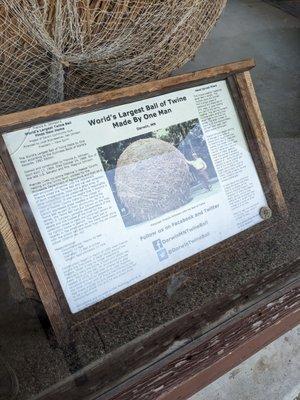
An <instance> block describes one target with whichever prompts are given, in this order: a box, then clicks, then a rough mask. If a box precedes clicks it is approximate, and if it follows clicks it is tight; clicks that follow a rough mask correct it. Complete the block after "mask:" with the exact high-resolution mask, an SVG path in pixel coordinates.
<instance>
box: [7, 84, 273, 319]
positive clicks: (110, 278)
mask: <svg viewBox="0 0 300 400" xmlns="http://www.w3.org/2000/svg"><path fill="white" fill-rule="evenodd" d="M3 137H4V141H5V143H6V146H7V148H8V151H9V154H10V156H11V159H12V161H13V164H14V166H15V169H16V172H17V174H18V177H19V179H20V182H21V184H22V187H23V190H24V192H25V194H26V197H27V200H28V203H29V205H30V207H31V210H32V213H33V215H34V217H35V220H36V223H37V226H38V228H39V230H40V233H41V236H42V238H43V240H44V242H45V245H46V248H47V250H48V253H49V256H50V258H51V260H52V263H53V266H54V268H55V271H56V274H57V277H58V279H59V282H60V285H61V287H62V289H63V292H64V294H65V297H66V300H67V302H68V304H69V307H70V310H71V312H72V313H77V312H79V311H81V310H84V309H85V308H87V307H89V306H91V305H93V304H95V303H98V302H99V301H101V300H103V299H105V298H107V297H109V296H111V295H113V294H115V293H117V292H119V291H121V290H123V289H125V288H127V287H129V286H131V285H133V284H135V283H137V282H140V281H142V280H144V279H145V278H147V277H149V276H151V275H153V274H156V273H157V272H159V271H161V270H163V269H165V268H168V267H169V266H171V265H173V264H175V263H177V262H179V261H181V260H184V259H186V258H188V257H190V256H192V255H194V254H196V253H199V252H201V251H203V250H204V249H207V248H208V247H210V246H213V245H215V244H217V243H219V242H221V241H223V240H225V239H226V238H229V237H231V236H233V235H236V234H238V233H240V232H242V231H244V230H246V229H248V228H250V227H252V226H254V225H256V224H258V223H260V222H261V221H262V218H261V216H260V209H261V208H262V207H267V201H266V198H265V195H264V192H263V189H262V186H261V183H260V181H259V178H258V174H257V171H256V168H255V166H254V163H253V160H252V157H251V154H250V151H249V148H248V145H247V142H246V140H245V136H244V132H243V129H242V126H241V123H240V120H239V117H238V115H237V112H236V109H235V105H234V103H233V100H232V98H231V94H230V92H229V90H228V87H227V84H226V81H225V80H224V81H223V80H222V81H219V82H215V83H210V84H207V85H201V86H196V87H193V88H190V89H184V90H178V91H176V92H172V93H168V94H165V95H161V96H156V97H152V98H148V99H146V100H142V101H136V102H132V103H130V104H125V105H120V106H114V107H111V108H106V109H105V110H101V111H95V112H91V113H87V114H80V115H78V116H74V117H70V118H64V119H60V120H56V121H51V122H47V123H43V124H40V125H35V126H33V127H31V128H26V129H22V130H18V131H14V132H10V133H6V134H4V135H3Z"/></svg>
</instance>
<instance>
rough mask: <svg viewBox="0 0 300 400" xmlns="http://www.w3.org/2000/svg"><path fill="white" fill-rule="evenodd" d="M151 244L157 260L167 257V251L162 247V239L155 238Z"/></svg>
mask: <svg viewBox="0 0 300 400" xmlns="http://www.w3.org/2000/svg"><path fill="white" fill-rule="evenodd" d="M152 244H153V247H154V250H155V251H156V254H157V257H158V259H159V261H164V260H166V259H167V258H169V256H168V252H167V250H166V249H165V248H164V246H163V244H162V241H161V240H160V239H158V240H155V241H154V242H152Z"/></svg>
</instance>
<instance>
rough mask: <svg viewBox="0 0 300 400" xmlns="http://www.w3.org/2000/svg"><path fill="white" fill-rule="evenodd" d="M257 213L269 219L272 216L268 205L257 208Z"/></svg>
mask: <svg viewBox="0 0 300 400" xmlns="http://www.w3.org/2000/svg"><path fill="white" fill-rule="evenodd" d="M259 215H260V216H261V218H262V219H265V220H266V219H270V218H271V217H272V210H271V208H269V207H262V208H261V209H260V210H259Z"/></svg>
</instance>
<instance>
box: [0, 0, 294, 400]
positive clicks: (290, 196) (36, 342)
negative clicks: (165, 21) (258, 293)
mask: <svg viewBox="0 0 300 400" xmlns="http://www.w3.org/2000/svg"><path fill="white" fill-rule="evenodd" d="M299 26H300V22H299V20H297V19H296V18H294V17H293V16H291V15H289V14H286V13H284V12H282V11H281V10H279V9H277V8H274V7H272V6H270V5H268V4H267V3H264V2H262V1H259V0H229V2H228V6H227V8H226V9H225V12H224V14H223V15H222V17H221V19H220V21H219V23H218V25H217V26H216V28H215V29H214V30H213V31H212V33H211V35H210V36H209V38H208V39H207V41H206V42H205V44H204V45H203V47H201V49H200V50H199V52H198V54H197V55H196V57H195V59H194V60H193V61H191V62H190V63H188V64H187V65H186V66H184V68H182V69H181V70H179V71H177V72H176V73H182V72H189V71H194V70H197V69H201V68H205V67H209V66H212V65H217V64H221V63H225V62H232V61H235V60H240V59H243V58H247V57H254V58H255V60H256V62H257V67H256V68H255V69H254V70H253V72H252V76H253V80H254V85H255V88H256V92H257V95H258V99H259V102H260V105H261V108H262V112H263V116H264V119H265V121H266V124H267V128H268V132H269V135H270V136H271V140H272V144H273V147H274V152H275V155H276V158H277V162H278V166H279V177H280V181H281V184H282V187H283V190H284V194H285V197H286V200H287V202H288V205H289V209H290V215H291V217H290V221H289V223H288V224H287V225H286V226H283V227H282V231H280V232H277V231H270V232H269V233H266V234H264V235H261V236H260V237H258V238H256V239H255V240H254V241H253V243H252V244H251V245H249V247H248V248H247V249H241V251H240V253H239V254H238V255H236V254H230V257H229V259H228V260H227V259H226V260H225V259H224V260H223V262H222V263H221V264H219V265H201V264H200V265H199V266H198V267H197V268H193V269H191V270H187V271H184V273H183V276H182V278H180V279H182V282H183V283H182V284H180V285H177V286H178V288H177V290H176V293H175V294H174V295H173V296H169V295H168V288H170V284H171V283H172V279H171V280H170V282H165V283H160V282H158V283H157V285H153V288H152V289H151V290H149V292H145V293H144V294H141V295H140V296H137V298H136V301H135V300H134V299H128V301H126V302H124V303H123V304H120V305H118V306H117V307H115V308H114V309H113V310H110V311H109V312H108V313H107V314H106V315H103V317H102V323H101V333H102V338H101V340H99V337H97V338H94V337H93V336H92V335H91V336H88V335H85V337H84V339H85V340H84V342H83V343H82V344H80V347H78V348H77V351H78V352H79V353H80V354H79V355H80V359H81V363H82V365H86V364H88V363H89V362H91V361H94V360H96V359H99V358H101V357H102V356H103V354H104V353H109V352H110V351H112V350H113V349H116V348H118V347H119V346H122V345H124V344H126V343H128V342H129V341H131V340H133V339H134V338H136V337H138V336H140V335H143V334H146V333H147V332H149V331H151V329H153V328H155V327H157V326H159V325H160V324H163V323H165V322H167V321H170V320H172V319H174V318H176V317H178V316H179V315H181V314H184V313H186V312H189V311H191V310H192V309H194V308H197V307H199V305H203V304H206V303H208V302H210V301H215V300H218V298H220V297H221V296H222V295H224V294H226V293H236V292H238V291H239V290H240V288H241V287H242V286H243V285H246V284H247V282H249V281H250V280H252V279H254V278H258V277H259V276H260V275H261V274H264V273H266V272H268V271H273V270H276V269H278V268H280V266H281V265H282V264H283V263H285V262H289V261H291V260H294V259H295V257H296V256H297V254H299V252H298V250H297V248H296V246H297V244H299V239H297V235H299V223H298V221H299V220H298V219H297V218H299V215H300V213H299V212H298V213H297V207H298V208H299V195H298V189H297V187H299V186H300V182H299V174H297V165H299V155H298V154H299V153H298V154H297V152H298V151H299V150H297V147H298V149H299V143H300V141H299V139H297V138H296V137H297V135H298V133H299V131H300V113H299V112H297V110H299V109H300V104H299V98H297V96H298V95H299V65H300V54H299V42H300V41H299V39H300V37H299ZM297 185H298V186H297ZM232 253H233V252H232ZM200 261H201V260H199V262H200ZM141 305H142V307H141ZM298 340H299V338H298ZM0 355H1V356H2V357H3V358H4V359H5V361H6V362H7V363H8V364H9V365H10V367H11V368H12V369H13V370H14V371H15V373H16V375H17V377H18V380H19V388H20V391H19V395H18V397H17V399H18V400H25V399H30V398H31V397H32V395H33V394H35V393H38V392H39V391H41V390H43V389H45V388H47V387H49V386H50V385H52V384H54V383H56V382H58V381H59V380H60V379H62V378H63V377H66V376H68V375H70V372H69V365H68V361H69V360H68V357H66V355H65V354H63V353H62V352H61V350H60V349H58V348H57V347H55V346H53V344H51V343H49V341H48V339H47V337H46V335H45V332H44V331H43V330H42V328H41V325H40V323H39V321H38V319H37V318H36V315H35V313H34V310H33V309H32V307H31V306H30V305H28V304H27V303H26V302H25V300H24V295H23V293H22V288H21V286H20V282H19V281H18V277H17V276H16V272H15V269H14V267H13V265H12V262H11V260H10V259H9V257H7V256H4V253H1V243H0ZM291 359H292V358H291ZM293 365H294V364H293ZM236 372H237V371H235V372H234V374H235V375H236V378H234V379H237V377H238V375H239V374H240V373H238V374H236ZM0 375H1V360H0ZM241 376H242V375H241ZM234 379H231V380H230V383H231V382H233V381H234ZM266 383H267V381H266ZM270 384H271V383H270ZM267 392H268V387H267V384H266V385H265V394H266V397H267V398H272V400H273V397H272V396H268V395H267ZM0 399H1V400H2V398H1V392H0ZM4 399H5V400H8V396H7V395H6V396H5V397H4ZM239 399H240V400H244V399H247V398H246V397H239ZM201 400H202V399H201ZM205 400H214V398H212V399H211V398H210V397H206V398H205ZM222 400H223V399H222ZM226 400H231V397H230V396H229V397H227V398H226ZM251 400H258V399H256V398H255V397H252V398H251ZM278 400H279V399H278ZM280 400H281V399H280ZM285 400H290V399H285ZM292 400H293V399H292Z"/></svg>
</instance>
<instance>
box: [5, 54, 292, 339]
mask: <svg viewBox="0 0 300 400" xmlns="http://www.w3.org/2000/svg"><path fill="white" fill-rule="evenodd" d="M254 66H255V63H254V61H253V60H251V59H250V60H244V61H240V62H236V63H231V64H226V65H222V66H219V67H214V68H209V69H206V70H202V71H198V72H194V73H190V74H185V75H181V76H177V77H171V78H167V79H163V80H159V81H154V82H149V83H144V84H140V85H135V86H131V87H128V88H123V89H118V90H113V91H109V92H104V93H100V94H96V95H92V96H88V97H85V98H81V99H76V100H71V101H67V102H64V103H60V104H54V105H50V106H45V107H41V108H37V109H35V110H28V111H24V112H19V113H15V114H11V115H5V116H2V117H0V136H1V137H0V139H1V164H0V177H1V191H0V201H1V210H0V211H1V213H2V218H1V225H2V228H1V229H2V232H4V233H3V236H4V239H5V240H6V243H7V245H8V248H9V250H10V252H11V254H12V258H13V260H14V261H15V262H16V266H17V268H18V272H19V274H20V276H21V279H22V281H23V282H24V286H25V287H26V288H27V292H30V291H31V292H35V289H36V291H37V293H38V296H39V297H40V299H41V301H42V303H43V305H44V307H45V310H46V313H47V315H48V317H49V319H50V322H51V325H52V327H53V329H54V332H55V334H56V336H57V338H58V340H59V341H60V342H63V341H65V340H69V335H70V333H71V332H72V328H74V327H75V326H77V325H78V324H81V323H82V322H85V321H88V320H91V321H93V319H94V318H95V316H96V315H98V314H99V313H101V312H102V311H103V310H105V309H107V308H109V307H111V306H112V305H113V304H116V303H118V302H121V301H123V300H124V299H126V298H127V297H129V296H132V295H134V294H136V293H139V292H140V291H142V290H144V289H145V288H146V287H147V285H149V284H153V283H155V281H156V280H157V279H158V277H157V275H159V279H160V280H161V279H167V278H168V277H169V276H170V274H172V273H174V272H176V271H178V270H182V269H184V268H187V267H190V266H192V265H194V264H195V263H197V255H196V256H193V257H190V258H188V259H187V260H185V261H183V262H180V263H178V264H176V265H174V266H172V267H170V268H167V269H166V270H164V271H162V272H160V273H159V274H157V275H154V276H152V277H150V278H148V279H147V280H146V281H142V282H141V283H138V284H135V285H134V286H132V287H129V288H127V289H125V290H123V291H122V292H119V293H117V294H116V295H114V296H112V297H110V298H108V299H106V300H104V301H102V302H100V303H98V304H96V305H94V306H91V307H89V308H88V309H87V310H84V311H81V312H79V313H77V314H72V313H71V312H70V310H69V307H68V305H67V302H66V299H65V297H64V295H63V292H62V289H61V287H60V284H59V282H58V278H57V276H56V274H55V271H54V267H53V265H52V262H51V260H50V257H49V255H48V252H47V250H46V247H45V245H44V243H43V240H42V238H41V235H40V232H39V230H38V228H37V225H36V222H35V220H34V217H33V215H32V212H31V210H30V207H29V205H28V202H27V200H26V197H25V194H24V192H23V189H22V187H21V184H20V182H19V179H18V177H17V174H16V171H15V169H14V166H13V164H12V161H11V159H10V156H9V154H8V152H7V149H6V146H5V144H4V140H3V138H2V135H3V134H4V133H7V132H11V131H14V130H17V129H21V128H25V127H29V126H32V125H35V124H39V123H43V122H46V121H47V122H48V121H51V120H56V119H59V118H64V117H70V116H74V115H79V114H81V113H87V112H90V111H95V110H100V109H106V108H109V107H112V106H115V105H120V104H126V103H129V102H132V101H137V100H141V99H147V98H150V97H154V96H157V95H162V94H166V93H169V92H172V91H174V90H180V89H186V88H190V87H194V86H198V85H202V84H206V83H210V82H215V81H219V80H226V82H227V84H228V87H229V89H230V92H231V95H232V98H233V100H234V103H235V106H236V109H237V111H238V114H239V116H240V120H241V122H242V125H243V128H244V132H245V136H246V139H247V142H248V145H249V148H250V152H251V155H252V157H253V160H254V163H255V166H256V169H257V172H258V175H259V178H260V181H261V183H262V186H263V189H264V192H265V195H266V198H267V201H268V204H269V207H270V208H271V210H272V218H270V219H268V220H265V221H263V222H262V223H260V224H259V225H257V226H255V227H253V228H251V229H248V230H246V231H244V232H242V233H240V234H239V235H236V236H234V237H231V238H229V239H227V240H225V241H224V242H222V243H219V244H217V245H215V246H212V247H210V248H209V249H207V250H205V251H203V252H202V253H201V257H202V258H203V259H206V258H210V257H219V256H220V255H219V253H220V252H221V251H224V250H226V249H227V248H228V247H230V246H234V245H236V244H237V243H238V242H239V241H240V240H245V239H247V238H249V237H250V236H252V235H255V234H256V233H257V232H260V231H261V230H262V229H266V228H268V227H270V226H272V225H274V224H275V223H277V222H278V221H280V220H281V219H282V218H286V216H287V210H286V205H285V201H284V198H283V195H282V192H281V189H280V185H279V182H278V179H277V167H276V162H275V158H274V155H273V152H272V149H271V145H270V142H269V138H268V135H267V132H266V128H265V125H264V122H263V119H262V116H261V113H260V110H259V106H258V103H257V99H256V96H255V93H254V89H253V86H252V81H251V77H250V73H249V70H250V69H251V68H253V67H254Z"/></svg>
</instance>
